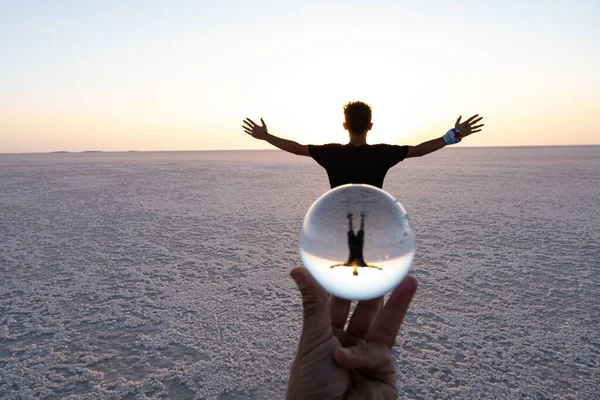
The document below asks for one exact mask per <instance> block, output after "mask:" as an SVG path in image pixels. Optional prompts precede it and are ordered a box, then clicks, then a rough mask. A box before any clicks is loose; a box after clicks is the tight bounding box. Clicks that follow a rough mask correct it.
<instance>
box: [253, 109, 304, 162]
mask: <svg viewBox="0 0 600 400" xmlns="http://www.w3.org/2000/svg"><path fill="white" fill-rule="evenodd" d="M260 122H262V126H260V125H257V124H256V123H255V122H254V121H252V120H251V119H250V118H246V119H245V120H244V125H242V128H244V132H246V133H247V134H248V135H250V136H252V137H253V138H256V139H259V140H265V141H267V142H269V143H270V144H272V145H273V146H275V147H277V148H280V149H281V150H285V151H287V152H289V153H292V154H297V155H299V156H310V154H309V153H308V146H306V145H303V144H300V143H296V142H293V141H291V140H286V139H282V138H279V137H277V136H274V135H271V134H270V133H269V132H268V131H267V124H265V121H263V119H262V118H261V119H260Z"/></svg>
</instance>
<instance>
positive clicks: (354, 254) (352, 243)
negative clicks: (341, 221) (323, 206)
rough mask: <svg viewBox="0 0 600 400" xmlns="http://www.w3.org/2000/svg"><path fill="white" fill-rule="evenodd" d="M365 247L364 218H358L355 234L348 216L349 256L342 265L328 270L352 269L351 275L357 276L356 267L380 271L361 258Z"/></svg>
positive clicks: (350, 215) (350, 216) (335, 265)
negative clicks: (358, 227)
mask: <svg viewBox="0 0 600 400" xmlns="http://www.w3.org/2000/svg"><path fill="white" fill-rule="evenodd" d="M364 245H365V216H364V214H361V216H360V230H359V231H358V232H357V233H356V234H355V233H354V228H353V227H352V214H348V249H349V250H350V255H349V256H348V261H346V263H345V264H344V263H342V264H334V265H332V266H331V267H329V268H335V267H353V268H354V270H353V271H352V275H355V276H356V275H358V267H363V268H364V267H369V268H377V269H378V270H380V271H381V269H382V268H381V267H378V266H376V265H369V264H367V263H366V262H365V259H364V258H363V247H364Z"/></svg>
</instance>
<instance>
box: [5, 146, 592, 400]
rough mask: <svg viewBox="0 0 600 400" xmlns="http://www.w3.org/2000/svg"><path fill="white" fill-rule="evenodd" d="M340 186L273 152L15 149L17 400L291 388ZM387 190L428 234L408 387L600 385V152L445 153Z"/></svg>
mask: <svg viewBox="0 0 600 400" xmlns="http://www.w3.org/2000/svg"><path fill="white" fill-rule="evenodd" d="M327 189H328V185H327V177H326V174H325V172H324V171H323V170H322V169H321V168H320V167H319V166H318V165H317V164H316V163H314V162H312V161H311V160H310V159H305V158H300V157H294V156H291V155H287V154H285V153H282V152H276V151H273V152H204V153H202V152H198V153H193V152H192V153H121V154H105V153H88V154H49V155H0V399H3V400H4V399H76V398H77V399H79V398H81V399H167V398H169V399H242V398H250V399H262V398H265V399H272V398H281V397H282V395H283V393H284V391H285V384H286V380H287V374H288V371H289V367H290V363H291V361H292V358H293V356H294V352H295V348H296V345H297V340H298V336H299V328H300V323H301V320H300V316H301V312H300V311H301V308H300V304H301V301H300V297H299V295H298V294H297V292H296V289H295V288H294V285H293V283H292V281H291V280H290V279H289V277H288V271H289V269H290V268H292V267H293V266H297V265H300V257H299V252H298V238H299V231H300V227H301V224H302V219H303V217H304V213H305V212H306V210H307V209H308V207H309V206H310V204H311V203H312V202H313V201H314V199H316V198H317V197H318V196H319V195H321V194H322V193H323V192H324V191H326V190H327ZM384 189H386V190H387V191H389V192H390V193H391V194H392V195H393V196H394V197H396V198H397V199H398V200H400V201H401V202H402V204H404V206H405V207H406V209H407V211H408V213H409V215H410V217H411V223H412V225H413V228H414V229H415V232H416V235H417V254H416V256H415V263H414V266H413V274H414V275H416V276H417V278H418V279H419V281H420V289H419V291H418V293H417V295H416V297H415V299H414V302H413V305H412V308H411V310H410V312H409V315H408V316H407V318H406V321H405V325H404V327H403V329H402V333H401V338H400V339H399V341H398V344H397V346H396V348H395V350H394V357H395V359H396V360H397V366H398V371H399V375H398V383H399V385H400V388H401V389H400V390H401V395H402V398H407V399H413V398H414V399H417V398H418V399H450V398H457V399H465V398H466V399H516V398H519V399H554V398H555V399H593V398H599V397H598V396H599V395H598V392H599V389H600V365H599V364H600V329H599V325H600V301H599V299H600V276H599V275H600V274H599V267H600V246H599V243H600V212H599V211H598V210H600V147H570V148H505V149H464V148H463V149H461V148H453V149H447V150H443V151H441V152H439V153H437V154H434V155H430V156H427V157H424V158H421V159H417V160H406V161H404V162H403V163H401V164H400V165H398V166H396V167H394V169H392V170H391V171H390V172H389V173H388V176H387V178H386V183H385V185H384Z"/></svg>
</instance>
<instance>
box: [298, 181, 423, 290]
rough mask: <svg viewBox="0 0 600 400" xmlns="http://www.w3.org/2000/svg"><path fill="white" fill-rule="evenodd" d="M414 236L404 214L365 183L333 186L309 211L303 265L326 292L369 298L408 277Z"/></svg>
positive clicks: (304, 229) (302, 239) (385, 195)
mask: <svg viewBox="0 0 600 400" xmlns="http://www.w3.org/2000/svg"><path fill="white" fill-rule="evenodd" d="M414 255H415V234H414V232H413V230H412V228H411V226H410V222H409V219H408V215H407V214H406V210H405V209H404V207H403V206H402V204H400V202H398V201H397V200H396V199H394V198H393V197H392V196H391V195H390V194H389V193H387V192H385V191H383V190H381V189H379V188H376V187H374V186H370V185H363V184H349V185H343V186H339V187H336V188H334V189H332V190H330V191H328V192H327V193H325V194H323V195H322V196H321V197H320V198H319V199H317V200H316V201H315V202H314V203H313V204H312V206H311V207H310V208H309V210H308V212H307V213H306V216H305V217H304V223H303V224H302V231H301V233H300V256H301V257H302V262H303V263H304V266H305V267H306V268H307V269H308V270H309V271H310V273H311V274H312V275H313V276H314V277H315V279H316V280H317V281H318V282H319V283H320V284H321V286H323V287H324V288H325V290H327V291H328V292H329V293H331V294H333V295H335V296H338V297H341V298H344V299H348V300H368V299H373V298H375V297H379V296H383V295H384V294H385V293H387V292H389V291H391V290H393V289H394V288H395V287H396V286H397V285H398V283H400V281H402V279H404V277H405V276H406V275H407V274H408V271H409V270H410V266H411V264H412V260H413V258H414Z"/></svg>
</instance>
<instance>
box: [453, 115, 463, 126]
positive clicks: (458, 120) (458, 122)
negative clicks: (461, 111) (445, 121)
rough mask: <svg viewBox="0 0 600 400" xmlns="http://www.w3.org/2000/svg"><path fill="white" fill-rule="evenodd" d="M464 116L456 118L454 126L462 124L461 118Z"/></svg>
mask: <svg viewBox="0 0 600 400" xmlns="http://www.w3.org/2000/svg"><path fill="white" fill-rule="evenodd" d="M461 118H462V115H460V116H459V117H458V119H457V120H456V123H455V124H454V126H455V127H456V126H457V125H458V124H460V119H461Z"/></svg>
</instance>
